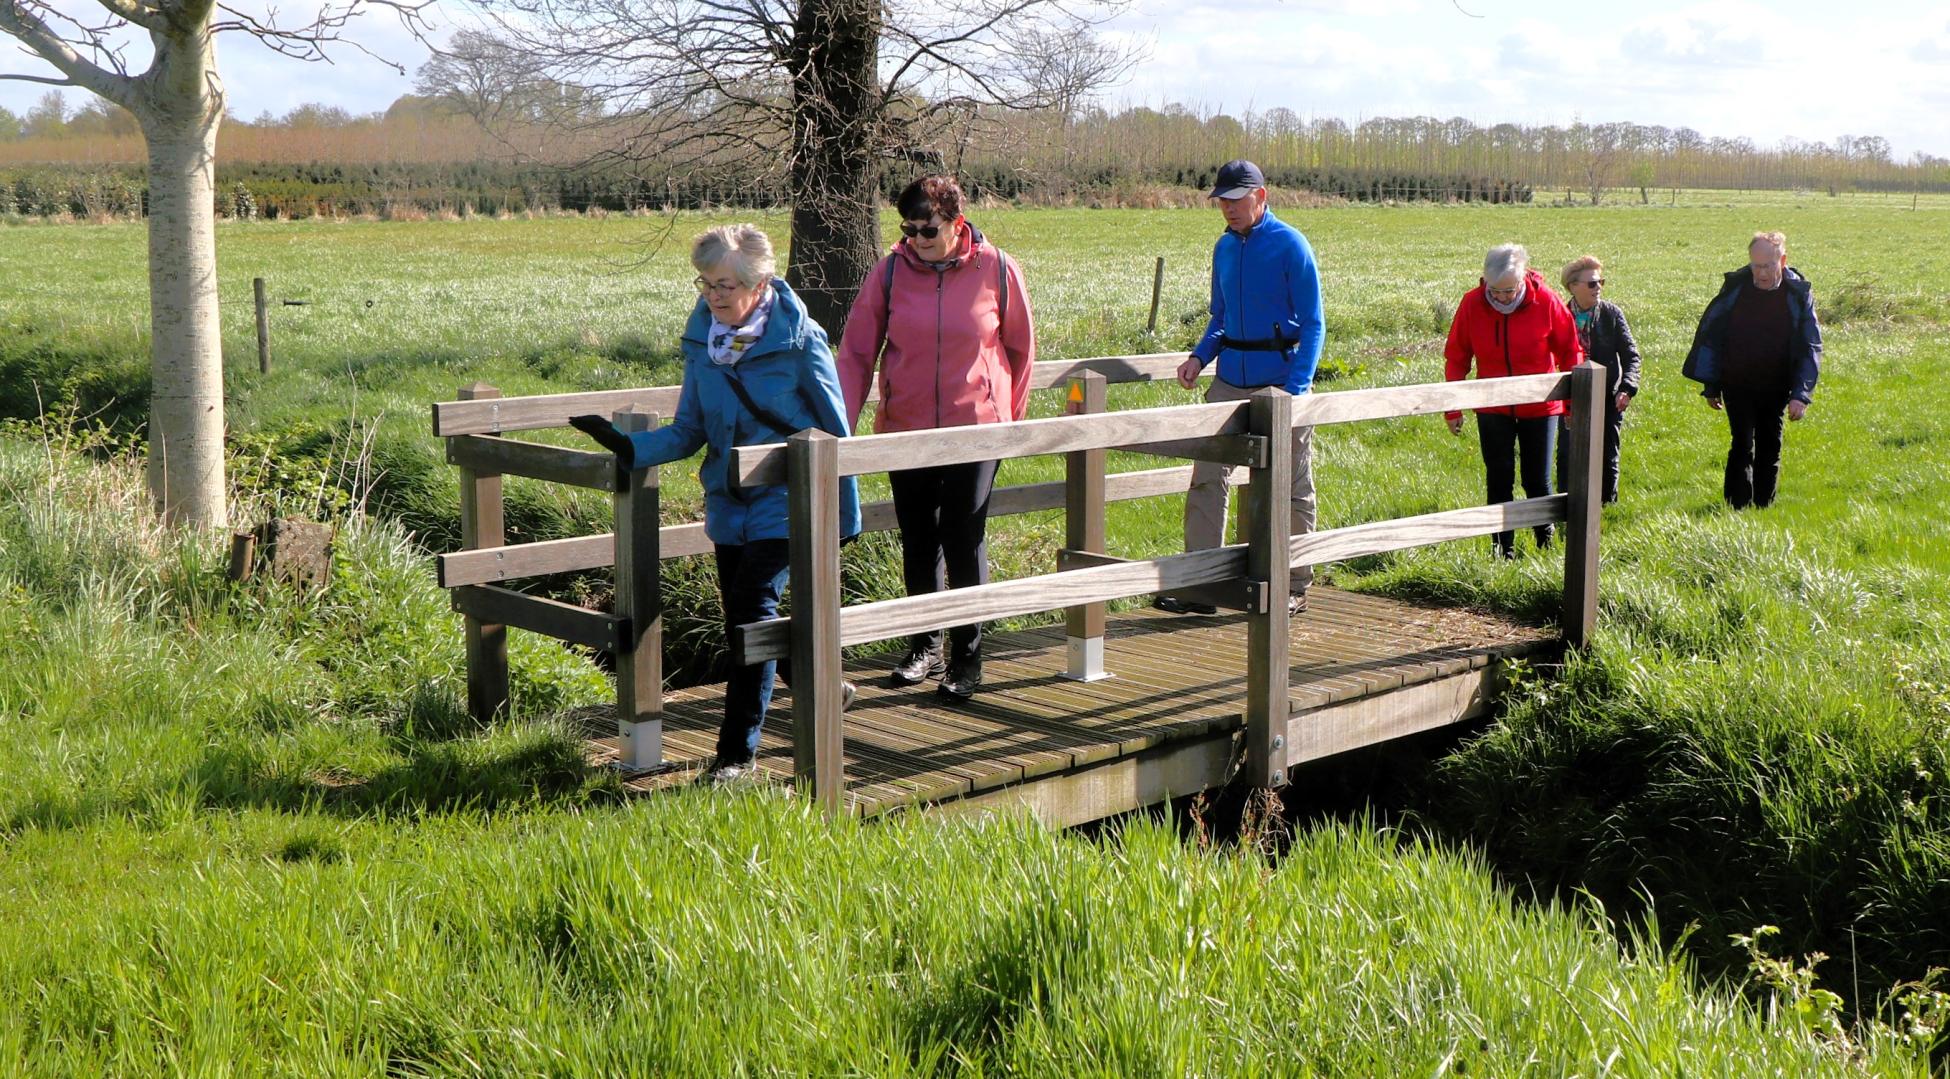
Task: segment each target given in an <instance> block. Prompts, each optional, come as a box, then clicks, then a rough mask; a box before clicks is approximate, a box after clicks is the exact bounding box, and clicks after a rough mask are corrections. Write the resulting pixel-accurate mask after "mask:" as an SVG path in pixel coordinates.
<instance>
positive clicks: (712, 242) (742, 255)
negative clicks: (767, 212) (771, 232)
mask: <svg viewBox="0 0 1950 1079" xmlns="http://www.w3.org/2000/svg"><path fill="white" fill-rule="evenodd" d="M726 259H730V260H731V262H732V267H731V269H732V272H733V273H735V274H737V275H738V280H739V282H740V283H741V284H743V285H745V286H746V287H747V288H749V287H751V286H752V285H756V284H758V283H759V282H760V281H763V280H765V279H766V278H768V277H770V276H772V271H773V270H775V269H777V267H778V262H777V261H776V260H775V259H774V258H773V257H772V238H771V237H769V236H767V235H765V230H763V229H761V228H759V227H758V226H757V225H719V226H718V227H717V228H714V229H706V230H704V231H703V232H700V233H698V235H697V239H695V240H692V241H691V265H692V266H694V267H696V268H697V272H699V273H710V272H711V271H712V270H715V269H717V268H718V267H719V266H721V265H723V264H724V262H725V260H726Z"/></svg>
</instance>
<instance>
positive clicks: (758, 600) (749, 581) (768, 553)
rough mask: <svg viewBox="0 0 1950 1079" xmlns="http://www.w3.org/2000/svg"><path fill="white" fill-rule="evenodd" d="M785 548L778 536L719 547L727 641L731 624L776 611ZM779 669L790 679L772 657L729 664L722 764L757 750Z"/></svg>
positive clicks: (720, 740)
mask: <svg viewBox="0 0 1950 1079" xmlns="http://www.w3.org/2000/svg"><path fill="white" fill-rule="evenodd" d="M789 549H790V548H789V547H788V545H787V543H786V541H785V540H782V539H768V540H753V541H752V542H750V543H743V544H725V543H721V544H719V545H718V546H717V552H716V553H717V559H718V592H719V595H720V596H722V597H723V599H724V628H725V643H726V644H727V645H729V644H730V642H731V630H732V627H734V626H740V625H743V624H745V623H746V622H761V621H764V620H765V619H768V618H772V617H774V616H775V615H777V614H778V613H779V596H780V595H781V594H782V593H784V591H785V585H786V581H787V579H788V578H789V577H790V573H789V572H788V570H789V568H790V566H789V558H788V555H787V552H788V550H789ZM778 674H785V677H786V680H787V681H788V682H790V681H791V678H792V676H791V674H790V673H789V672H787V671H785V670H784V669H783V665H781V664H778V663H776V662H774V661H772V660H767V661H765V662H764V663H754V664H752V665H751V666H748V667H736V666H734V667H733V668H731V671H730V674H729V676H728V677H727V678H726V679H725V688H724V724H723V725H722V726H720V727H719V728H718V750H717V752H718V762H719V763H720V764H730V763H737V762H742V761H749V760H751V759H752V758H753V757H754V756H756V755H757V754H758V735H759V730H760V728H761V727H763V726H764V724H765V711H766V709H768V708H770V707H771V705H772V680H773V678H774V676H775V675H778Z"/></svg>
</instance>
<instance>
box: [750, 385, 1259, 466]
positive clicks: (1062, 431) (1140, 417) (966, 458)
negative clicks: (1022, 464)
mask: <svg viewBox="0 0 1950 1079" xmlns="http://www.w3.org/2000/svg"><path fill="white" fill-rule="evenodd" d="M1245 430H1246V403H1245V402H1244V401H1223V402H1219V403H1216V404H1204V405H1176V406H1173V407H1171V408H1147V409H1142V410H1139V411H1135V412H1102V413H1097V414H1095V415H1084V416H1052V417H1049V418H1048V419H1041V420H1019V421H1017V422H1015V423H981V424H976V425H974V426H972V427H944V428H938V429H934V430H928V431H901V432H898V433H895V434H890V435H860V436H856V437H854V438H848V439H843V440H841V443H840V475H842V476H860V475H865V474H866V473H869V472H893V471H897V470H900V469H904V468H919V467H922V466H924V465H953V464H969V463H972V462H975V461H998V460H1010V459H1012V458H1016V457H1035V456H1038V455H1040V454H1046V453H1074V452H1077V451H1080V450H1098V449H1114V448H1118V447H1123V446H1135V445H1140V444H1142V443H1146V442H1158V441H1161V440H1162V441H1172V440H1176V439H1191V438H1204V437H1207V436H1210V435H1237V434H1244V433H1245ZM731 479H732V482H734V483H737V484H739V485H740V486H744V487H754V486H763V485H765V484H771V483H782V482H784V480H785V448H784V445H783V444H782V443H771V444H768V445H762V446H740V447H738V448H737V449H735V450H733V451H732V452H731Z"/></svg>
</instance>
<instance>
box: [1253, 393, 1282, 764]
mask: <svg viewBox="0 0 1950 1079" xmlns="http://www.w3.org/2000/svg"><path fill="white" fill-rule="evenodd" d="M1250 408H1251V417H1252V426H1251V430H1252V433H1253V434H1254V435H1256V436H1258V437H1260V438H1262V439H1264V440H1265V441H1266V457H1265V461H1264V464H1263V465H1262V466H1258V467H1255V468H1254V469H1253V470H1252V477H1253V478H1252V484H1251V486H1250V487H1249V488H1248V491H1247V496H1246V497H1247V505H1248V510H1247V526H1246V533H1247V540H1246V542H1247V546H1248V552H1247V558H1246V574H1247V579H1248V580H1250V581H1253V582H1255V583H1259V584H1262V585H1263V590H1262V591H1261V593H1260V597H1259V602H1258V604H1257V608H1256V609H1255V610H1252V611H1249V612H1248V613H1247V616H1246V779H1247V782H1249V783H1251V784H1252V785H1253V786H1255V787H1268V788H1271V787H1283V786H1285V785H1286V781H1287V777H1286V756H1287V745H1286V730H1287V722H1288V720H1289V719H1290V718H1291V715H1292V705H1291V704H1290V703H1289V702H1288V698H1287V681H1288V679H1289V678H1290V677H1291V661H1290V659H1289V655H1288V654H1289V653H1290V652H1291V651H1292V641H1291V639H1290V638H1289V637H1288V631H1287V622H1288V619H1287V613H1286V597H1287V589H1288V587H1289V585H1288V578H1289V577H1290V575H1291V573H1292V561H1293V556H1292V546H1291V543H1292V531H1293V511H1292V509H1291V507H1290V506H1289V503H1290V501H1291V500H1292V497H1293V434H1292V432H1293V398H1292V396H1290V395H1289V394H1288V393H1287V392H1286V391H1285V390H1282V389H1278V388H1276V387H1272V386H1268V387H1265V388H1263V389H1260V390H1255V391H1254V392H1253V396H1252V399H1251V405H1250Z"/></svg>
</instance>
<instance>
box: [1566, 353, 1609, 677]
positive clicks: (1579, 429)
mask: <svg viewBox="0 0 1950 1079" xmlns="http://www.w3.org/2000/svg"><path fill="white" fill-rule="evenodd" d="M1606 373H1607V372H1606V369H1605V368H1604V367H1601V366H1599V365H1597V364H1593V363H1589V362H1586V363H1581V364H1579V365H1578V366H1576V367H1574V368H1572V369H1571V415H1570V428H1571V439H1570V445H1569V446H1567V447H1560V449H1561V450H1563V451H1567V452H1569V453H1570V455H1571V456H1570V459H1569V460H1568V461H1567V462H1566V464H1567V466H1568V467H1567V468H1566V469H1565V479H1566V481H1567V482H1568V484H1569V490H1567V491H1565V494H1566V495H1567V496H1568V497H1569V499H1570V504H1569V505H1568V507H1567V508H1566V517H1565V523H1564V613H1563V617H1562V623H1563V628H1564V643H1566V644H1568V645H1570V646H1571V647H1573V648H1583V647H1585V646H1586V645H1588V644H1590V643H1591V634H1592V632H1593V631H1594V630H1596V629H1597V626H1598V518H1599V511H1600V510H1601V508H1602V499H1603V496H1604V478H1603V476H1601V475H1600V474H1599V469H1601V468H1603V467H1604V439H1605V427H1604V416H1605V393H1606V390H1607V387H1606V381H1607V379H1606V377H1605V375H1606Z"/></svg>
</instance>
